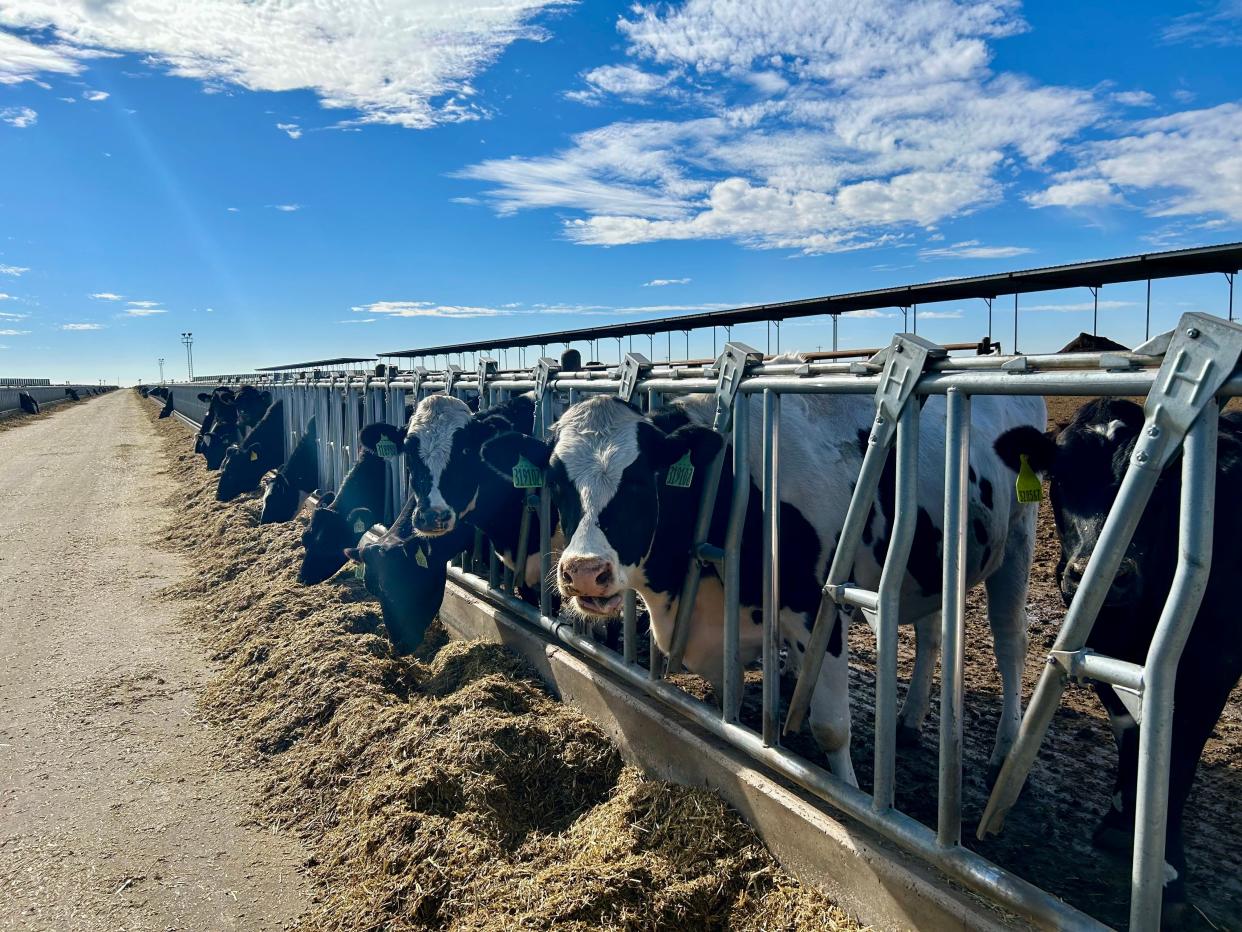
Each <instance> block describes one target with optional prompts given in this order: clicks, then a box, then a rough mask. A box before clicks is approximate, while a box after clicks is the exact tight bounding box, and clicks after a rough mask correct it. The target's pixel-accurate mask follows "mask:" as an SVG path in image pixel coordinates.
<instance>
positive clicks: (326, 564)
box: [298, 492, 375, 586]
mask: <svg viewBox="0 0 1242 932" xmlns="http://www.w3.org/2000/svg"><path fill="white" fill-rule="evenodd" d="M335 501H336V496H335V495H334V494H333V493H332V492H328V493H327V494H326V495H324V496H323V498H321V499H320V500H319V504H318V505H317V506H316V507H315V510H314V511H313V512H311V519H310V524H308V525H307V526H306V530H305V531H303V532H302V545H303V546H304V547H305V548H306V553H305V554H303V556H302V566H301V568H300V569H299V570H298V581H299V582H302V583H304V584H306V585H308V586H313V585H315V584H316V583H321V582H323V581H324V580H325V579H329V578H331V577H332V576H334V575H336V573H337V571H338V570H340V568H341V567H342V566H344V565H345V563H346V561H347V560H348V557H347V556H346V553H345V551H346V550H348V549H349V548H351V547H355V546H357V544H358V540H359V539H360V538H361V537H362V535H363V534H365V533H366V530H367V528H369V527H370V526H371V525H372V524H374V523H375V516H374V515H373V514H372V513H371V509H369V508H355V509H354V510H353V511H351V512H350V513H349V514H348V515H343V514H341V513H340V512H339V511H335V510H333V508H332V505H333V504H334V503H335Z"/></svg>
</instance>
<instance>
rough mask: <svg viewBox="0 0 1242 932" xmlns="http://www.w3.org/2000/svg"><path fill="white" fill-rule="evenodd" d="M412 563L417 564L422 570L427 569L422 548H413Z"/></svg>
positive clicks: (425, 556)
mask: <svg viewBox="0 0 1242 932" xmlns="http://www.w3.org/2000/svg"><path fill="white" fill-rule="evenodd" d="M414 562H415V563H417V564H418V565H419V566H421V567H422V568H423V569H426V568H427V555H426V554H425V553H423V548H422V547H415V548H414Z"/></svg>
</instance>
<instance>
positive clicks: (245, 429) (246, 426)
mask: <svg viewBox="0 0 1242 932" xmlns="http://www.w3.org/2000/svg"><path fill="white" fill-rule="evenodd" d="M271 406H272V393H271V392H269V391H263V390H260V389H257V388H255V387H254V386H253V385H243V386H242V387H241V388H240V389H238V391H237V395H236V396H235V397H234V398H233V408H234V410H236V412H237V426H238V427H240V428H241V431H242V437H243V438H245V437H246V436H247V435H248V434H249V433H250V432H251V431H252V430H255V429H256V428H257V427H258V425H259V422H260V421H261V420H262V419H263V416H264V415H265V414H267V412H268V409H269V408H271Z"/></svg>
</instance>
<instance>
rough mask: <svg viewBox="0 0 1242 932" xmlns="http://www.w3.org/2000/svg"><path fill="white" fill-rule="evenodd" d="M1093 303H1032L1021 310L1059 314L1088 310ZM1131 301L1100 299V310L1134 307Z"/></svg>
mask: <svg viewBox="0 0 1242 932" xmlns="http://www.w3.org/2000/svg"><path fill="white" fill-rule="evenodd" d="M1094 306H1095V305H1094V304H1093V303H1092V302H1091V301H1072V302H1070V303H1068V304H1032V305H1029V306H1028V305H1023V306H1022V310H1023V311H1053V312H1055V313H1059V314H1073V313H1076V312H1078V311H1089V310H1091V309H1092V308H1093V307H1094ZM1134 306H1135V303H1134V302H1133V301H1101V302H1100V305H1099V307H1100V310H1101V311H1108V310H1115V309H1117V308H1122V307H1134Z"/></svg>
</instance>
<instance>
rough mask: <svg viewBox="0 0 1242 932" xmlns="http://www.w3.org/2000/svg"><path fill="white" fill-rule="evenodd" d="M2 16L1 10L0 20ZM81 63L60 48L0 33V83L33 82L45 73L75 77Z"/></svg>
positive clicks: (62, 47)
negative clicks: (73, 75)
mask: <svg viewBox="0 0 1242 932" xmlns="http://www.w3.org/2000/svg"><path fill="white" fill-rule="evenodd" d="M3 16H4V13H3V12H2V11H0V17H3ZM81 70H82V64H81V63H80V62H78V61H76V60H75V57H74V56H73V55H71V54H68V53H67V50H66V49H65V48H64V46H63V45H60V44H58V43H49V44H47V45H36V44H35V43H34V42H29V41H27V40H26V39H23V38H19V37H18V36H15V35H13V34H12V33H8V32H0V84H20V83H22V82H23V81H35V80H37V79H38V76H39V75H40V74H43V73H44V72H49V73H55V74H78V73H79V72H80V71H81Z"/></svg>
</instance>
